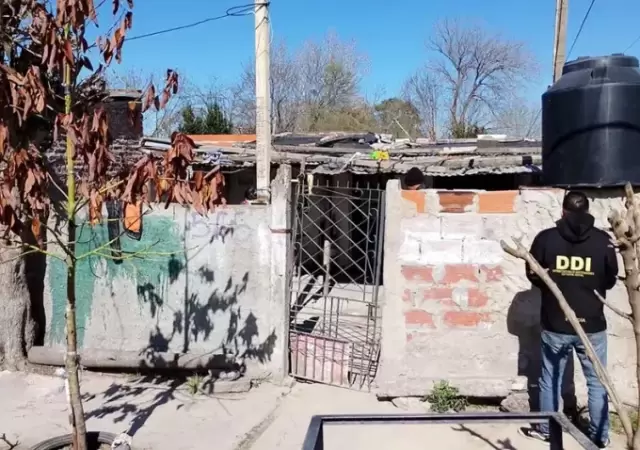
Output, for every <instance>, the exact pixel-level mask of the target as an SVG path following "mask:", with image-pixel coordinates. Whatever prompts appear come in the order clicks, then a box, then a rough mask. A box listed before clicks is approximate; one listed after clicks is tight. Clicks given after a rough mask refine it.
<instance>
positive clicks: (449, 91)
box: [407, 20, 537, 135]
mask: <svg viewBox="0 0 640 450" xmlns="http://www.w3.org/2000/svg"><path fill="white" fill-rule="evenodd" d="M427 47H428V50H429V51H431V52H432V53H433V54H434V57H433V58H432V59H431V60H430V61H429V62H428V63H427V64H426V65H425V67H423V68H421V69H420V71H419V72H417V73H416V74H415V75H414V76H413V77H412V78H410V79H409V80H408V83H407V85H408V86H407V87H409V88H410V89H409V93H410V94H413V96H414V98H415V97H422V98H426V99H428V100H432V99H433V97H434V96H433V95H431V89H433V86H434V85H437V86H438V87H439V88H438V96H437V98H438V99H439V100H440V101H439V102H438V104H439V105H441V107H442V109H443V111H446V120H444V125H445V126H446V129H447V130H448V134H450V135H452V134H454V132H455V134H456V135H467V134H469V133H468V131H469V130H471V131H473V127H480V128H482V127H486V126H487V125H489V123H490V121H491V119H492V118H493V117H494V116H495V113H496V111H498V110H499V109H500V107H501V106H502V105H503V100H504V99H505V98H509V97H510V96H513V95H517V94H518V93H519V92H518V91H519V90H521V89H523V88H524V87H525V86H526V85H527V83H528V82H529V81H531V80H532V79H533V78H534V77H536V76H537V66H536V64H535V63H534V61H535V60H534V59H533V58H532V57H531V55H530V54H529V52H528V50H527V48H526V45H525V44H524V43H523V42H520V41H514V40H508V39H505V38H504V37H502V36H501V35H499V34H495V33H490V32H488V31H487V30H486V29H484V28H483V27H481V26H478V25H464V24H462V23H461V22H460V21H457V20H443V21H441V22H438V23H437V24H436V26H435V27H434V31H433V35H432V36H431V38H430V39H429V41H428V45H427ZM418 93H422V95H416V94H418ZM427 93H428V95H425V94H427ZM436 109H437V108H436ZM443 119H444V118H443Z"/></svg>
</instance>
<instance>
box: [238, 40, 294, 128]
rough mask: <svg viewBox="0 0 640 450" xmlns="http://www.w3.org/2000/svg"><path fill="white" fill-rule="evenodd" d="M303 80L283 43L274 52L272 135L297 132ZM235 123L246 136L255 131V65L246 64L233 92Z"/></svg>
mask: <svg viewBox="0 0 640 450" xmlns="http://www.w3.org/2000/svg"><path fill="white" fill-rule="evenodd" d="M299 88H300V76H299V74H298V70H297V66H296V61H295V58H294V56H293V55H292V54H291V53H290V52H289V49H288V48H287V46H286V45H285V44H284V43H279V44H277V45H276V46H275V47H274V48H273V49H272V50H271V77H270V89H271V127H272V131H273V133H281V132H284V131H296V130H297V129H298V127H297V122H298V113H299V110H300V105H299V104H298V100H299V95H300V93H299ZM232 92H233V97H232V99H233V100H232V103H233V106H232V110H233V116H232V118H233V120H234V122H235V123H236V126H238V127H240V128H241V129H242V131H243V132H251V133H254V132H255V130H256V72H255V61H251V62H250V63H247V64H245V66H244V67H243V69H242V74H241V75H240V81H239V83H238V84H237V85H236V86H234V87H233V88H232Z"/></svg>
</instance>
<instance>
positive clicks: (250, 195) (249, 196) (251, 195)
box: [244, 187, 258, 201]
mask: <svg viewBox="0 0 640 450" xmlns="http://www.w3.org/2000/svg"><path fill="white" fill-rule="evenodd" d="M257 198H258V192H257V191H256V188H254V187H250V188H249V189H247V190H246V191H245V192H244V199H245V200H249V201H253V200H256V199H257Z"/></svg>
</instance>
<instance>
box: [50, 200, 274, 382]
mask: <svg viewBox="0 0 640 450" xmlns="http://www.w3.org/2000/svg"><path fill="white" fill-rule="evenodd" d="M105 212H106V211H105ZM270 223H271V207H269V206H249V205H238V206H227V207H224V208H220V209H218V210H216V211H215V212H214V213H211V214H209V215H208V216H207V217H202V216H200V215H198V214H197V213H195V212H194V211H192V210H190V209H188V208H184V207H181V206H171V207H170V208H169V209H166V210H165V209H164V208H163V205H156V206H155V207H154V210H153V212H151V213H150V214H148V215H145V216H144V218H143V233H142V237H141V239H140V240H135V239H132V238H130V237H128V236H122V237H121V238H120V245H121V248H122V250H123V251H124V252H125V253H124V254H125V255H126V254H129V255H131V254H136V252H138V253H139V254H140V256H141V258H131V259H128V260H125V261H124V262H122V263H121V264H116V262H114V261H113V260H110V259H108V258H104V257H102V256H100V255H99V254H97V252H98V250H99V252H102V253H109V252H110V250H109V249H108V248H102V249H100V248H101V246H102V245H103V244H105V243H107V242H109V240H110V239H109V236H108V233H107V227H106V225H98V226H94V227H91V226H89V225H87V224H85V225H84V226H81V227H80V230H81V232H80V236H79V237H78V248H77V252H76V254H77V255H82V254H91V252H96V254H93V255H91V256H88V257H85V258H83V259H81V260H80V262H79V265H78V269H77V276H76V277H77V280H76V289H77V319H78V327H79V332H78V339H79V343H80V345H81V346H82V347H83V348H86V349H107V350H126V351H136V352H140V353H141V354H142V353H144V352H146V351H158V352H167V351H168V352H179V353H189V354H193V355H202V354H209V355H212V357H213V356H215V355H226V356H227V357H228V358H231V359H234V360H236V361H239V362H245V363H246V365H247V368H248V369H252V368H253V369H256V370H258V369H264V370H268V369H269V367H270V366H274V367H276V368H277V369H278V370H282V368H281V367H280V366H281V365H282V358H279V357H276V355H274V354H277V353H279V354H280V355H281V354H282V353H283V351H284V350H283V346H284V342H285V339H286V329H284V328H283V324H284V310H283V309H282V308H280V307H278V306H277V305H274V303H273V302H272V301H271V300H270V296H271V294H270V289H271V259H272V255H271V253H270V252H271V232H270ZM280 253H282V252H280ZM276 256H277V255H276ZM276 259H277V258H276ZM65 270H66V266H65V265H64V264H63V263H62V262H61V261H58V260H56V259H54V258H49V260H48V267H47V272H46V279H45V295H44V297H45V308H46V316H47V333H46V343H45V344H46V345H51V346H62V345H63V344H64V326H65V325H64V312H65V301H66V300H65V299H66V275H65Z"/></svg>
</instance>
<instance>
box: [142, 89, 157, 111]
mask: <svg viewBox="0 0 640 450" xmlns="http://www.w3.org/2000/svg"><path fill="white" fill-rule="evenodd" d="M155 96H156V88H155V86H154V85H153V84H150V85H149V87H148V88H147V90H146V91H145V93H144V95H143V97H142V112H146V111H147V110H148V109H149V108H151V105H153V102H154V98H155Z"/></svg>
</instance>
